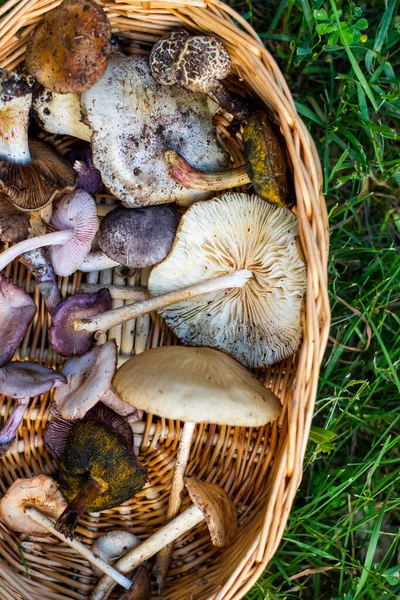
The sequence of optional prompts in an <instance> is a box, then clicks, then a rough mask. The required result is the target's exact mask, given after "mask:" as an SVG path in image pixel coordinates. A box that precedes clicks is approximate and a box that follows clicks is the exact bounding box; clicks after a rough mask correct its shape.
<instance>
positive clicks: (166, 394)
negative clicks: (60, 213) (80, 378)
mask: <svg viewBox="0 0 400 600" xmlns="http://www.w3.org/2000/svg"><path fill="white" fill-rule="evenodd" d="M113 387H114V389H115V390H116V391H117V392H118V394H119V395H120V396H121V398H122V400H124V402H128V403H129V404H132V405H133V406H136V407H137V408H140V409H142V410H145V411H147V412H149V413H153V414H155V415H158V416H160V417H166V418H167V419H179V420H180V421H191V422H193V423H216V424H217V425H231V426H235V427H236V426H242V427H259V426H261V425H265V424H266V423H268V422H269V421H272V420H274V419H276V418H277V417H278V415H279V413H280V403H279V400H278V398H277V397H276V396H275V394H273V393H272V392H270V391H269V390H267V389H266V388H265V387H264V386H263V384H262V383H261V382H260V381H258V379H256V378H255V377H254V375H252V374H251V373H250V371H248V370H247V369H245V368H244V367H243V366H242V365H240V364H239V363H238V362H237V361H236V360H234V359H233V358H231V357H230V356H228V355H227V354H224V353H223V352H218V351H217V350H212V349H211V348H187V347H184V346H171V347H162V348H154V349H152V350H148V351H147V352H142V353H140V354H137V355H136V356H134V357H132V358H130V359H129V360H127V361H126V362H125V363H124V364H123V365H122V366H121V367H120V368H119V369H118V371H117V373H116V375H115V377H114V380H113Z"/></svg>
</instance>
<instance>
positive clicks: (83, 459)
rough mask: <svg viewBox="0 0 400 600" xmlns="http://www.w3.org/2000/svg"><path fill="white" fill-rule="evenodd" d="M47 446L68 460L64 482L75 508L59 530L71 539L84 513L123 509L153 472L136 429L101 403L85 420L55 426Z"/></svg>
mask: <svg viewBox="0 0 400 600" xmlns="http://www.w3.org/2000/svg"><path fill="white" fill-rule="evenodd" d="M69 423H70V431H69V433H68V432H67V430H68V424H69ZM59 434H61V435H59ZM44 441H45V443H46V446H48V447H49V446H50V448H51V450H52V452H53V453H54V454H56V455H62V457H61V462H60V471H59V481H60V487H61V490H62V492H63V495H64V497H65V498H66V499H67V500H68V502H69V504H68V506H67V507H66V509H65V510H64V512H63V513H62V515H60V517H59V518H58V519H57V523H56V525H55V529H56V530H57V531H59V532H61V533H63V534H64V535H65V536H66V537H68V538H70V539H72V538H73V536H74V530H75V527H76V525H77V523H78V520H79V518H80V517H81V515H82V514H83V513H84V512H86V511H89V512H95V511H96V512H97V511H102V510H106V509H109V508H113V507H114V506H118V505H120V504H122V503H123V502H126V501H127V500H129V499H130V498H132V497H133V496H134V495H135V494H136V493H137V492H138V491H139V490H141V489H142V487H143V486H144V485H145V483H146V481H147V471H146V469H145V468H144V467H143V466H142V465H140V464H139V463H138V462H137V460H136V457H135V454H134V451H133V434H132V430H131V428H130V426H129V425H128V424H127V423H126V421H125V420H124V419H123V418H122V417H120V416H119V415H117V414H116V413H115V412H114V411H112V410H110V409H109V408H108V407H107V406H105V405H104V404H102V403H101V402H98V403H97V404H96V405H95V406H94V407H93V408H92V409H91V410H89V411H88V412H87V413H86V415H85V416H84V417H83V419H80V420H75V421H66V420H64V419H56V420H55V421H52V422H51V423H49V425H48V426H47V428H46V435H45V436H44Z"/></svg>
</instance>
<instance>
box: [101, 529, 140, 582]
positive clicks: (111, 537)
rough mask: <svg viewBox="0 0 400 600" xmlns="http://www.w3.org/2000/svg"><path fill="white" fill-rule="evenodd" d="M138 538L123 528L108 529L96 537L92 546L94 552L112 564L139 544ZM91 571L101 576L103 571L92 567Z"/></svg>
mask: <svg viewBox="0 0 400 600" xmlns="http://www.w3.org/2000/svg"><path fill="white" fill-rule="evenodd" d="M139 544H140V540H139V538H137V537H136V535H134V534H133V533H129V531H124V530H123V529H115V530H114V531H109V532H108V533H105V534H104V535H101V536H100V537H98V538H97V540H96V541H95V543H94V544H93V546H92V551H93V552H94V554H96V555H97V556H99V557H100V558H102V559H103V560H104V561H105V562H106V563H108V564H109V565H112V564H114V563H115V562H116V561H117V560H118V559H119V558H121V556H123V555H124V554H126V553H127V552H129V550H133V548H136V546H139ZM93 572H94V573H95V574H96V575H97V576H98V577H101V576H102V575H103V571H102V570H101V569H99V568H98V567H93Z"/></svg>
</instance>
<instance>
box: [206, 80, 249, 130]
mask: <svg viewBox="0 0 400 600" xmlns="http://www.w3.org/2000/svg"><path fill="white" fill-rule="evenodd" d="M208 96H209V97H210V98H211V100H214V102H216V103H217V104H219V105H220V106H221V108H223V109H224V110H226V112H228V113H231V115H234V116H235V117H236V118H237V119H238V120H239V121H247V120H248V119H249V117H250V115H251V109H250V107H249V101H248V100H247V101H245V100H244V99H243V98H242V97H241V96H239V95H238V94H233V93H232V92H229V91H228V90H227V89H226V87H225V86H224V85H223V84H222V83H221V82H220V81H216V82H215V84H214V86H213V88H212V89H211V90H210V91H209V92H208Z"/></svg>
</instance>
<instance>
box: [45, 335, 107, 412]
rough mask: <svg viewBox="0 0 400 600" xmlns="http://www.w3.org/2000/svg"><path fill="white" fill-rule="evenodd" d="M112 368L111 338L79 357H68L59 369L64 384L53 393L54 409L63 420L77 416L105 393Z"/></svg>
mask: <svg viewBox="0 0 400 600" xmlns="http://www.w3.org/2000/svg"><path fill="white" fill-rule="evenodd" d="M116 368H117V344H116V343H115V340H109V341H108V342H106V343H105V344H102V345H100V346H95V347H94V348H92V350H90V351H89V352H86V354H84V355H83V356H79V357H77V356H74V357H72V358H69V359H68V360H67V361H66V363H65V364H64V366H63V369H62V372H63V374H64V376H65V377H66V379H68V383H67V385H64V386H62V387H61V388H58V390H56V392H55V394H54V402H55V406H56V408H57V411H58V412H59V413H60V414H61V416H62V417H63V418H64V419H76V418H80V419H81V418H82V417H83V416H84V415H85V413H86V412H87V411H88V410H89V409H90V408H91V407H92V406H94V405H95V404H96V403H97V402H98V401H99V400H100V398H101V397H102V396H103V394H105V393H106V391H107V390H108V388H109V387H110V385H111V381H112V378H113V376H114V373H115V370H116Z"/></svg>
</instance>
